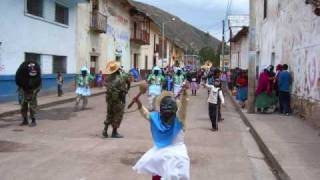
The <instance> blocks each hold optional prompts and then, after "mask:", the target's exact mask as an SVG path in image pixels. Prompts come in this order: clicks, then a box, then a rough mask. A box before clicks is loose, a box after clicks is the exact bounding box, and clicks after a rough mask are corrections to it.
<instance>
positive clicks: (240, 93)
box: [236, 71, 248, 108]
mask: <svg viewBox="0 0 320 180" xmlns="http://www.w3.org/2000/svg"><path fill="white" fill-rule="evenodd" d="M236 85H237V94H236V99H237V100H238V101H239V104H240V106H241V107H242V108H244V107H245V101H246V100H247V97H248V78H247V77H246V76H245V72H244V71H241V72H240V74H239V76H238V77H237V80H236Z"/></svg>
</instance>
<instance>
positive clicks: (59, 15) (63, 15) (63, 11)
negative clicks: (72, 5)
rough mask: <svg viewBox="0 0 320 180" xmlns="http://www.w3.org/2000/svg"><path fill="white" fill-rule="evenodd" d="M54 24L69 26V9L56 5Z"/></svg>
mask: <svg viewBox="0 0 320 180" xmlns="http://www.w3.org/2000/svg"><path fill="white" fill-rule="evenodd" d="M55 20H56V22H58V23H62V24H66V25H68V24H69V9H68V8H67V7H65V6H62V5H60V4H57V3H56V18H55Z"/></svg>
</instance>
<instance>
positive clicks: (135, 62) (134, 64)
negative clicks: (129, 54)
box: [133, 53, 139, 69]
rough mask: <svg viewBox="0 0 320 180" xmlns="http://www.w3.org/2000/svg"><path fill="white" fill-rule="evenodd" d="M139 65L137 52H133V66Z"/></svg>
mask: <svg viewBox="0 0 320 180" xmlns="http://www.w3.org/2000/svg"><path fill="white" fill-rule="evenodd" d="M138 66H139V54H136V53H135V54H133V67H134V68H135V69H137V68H138Z"/></svg>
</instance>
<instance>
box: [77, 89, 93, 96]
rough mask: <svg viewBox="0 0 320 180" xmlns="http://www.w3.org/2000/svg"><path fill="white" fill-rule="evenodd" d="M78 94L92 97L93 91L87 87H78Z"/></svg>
mask: <svg viewBox="0 0 320 180" xmlns="http://www.w3.org/2000/svg"><path fill="white" fill-rule="evenodd" d="M76 94H77V95H81V96H90V95H91V90H90V88H87V87H77V89H76Z"/></svg>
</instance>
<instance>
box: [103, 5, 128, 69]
mask: <svg viewBox="0 0 320 180" xmlns="http://www.w3.org/2000/svg"><path fill="white" fill-rule="evenodd" d="M113 10H114V15H113V16H111V17H109V19H108V24H107V36H108V38H110V40H111V41H109V42H113V43H109V44H108V45H107V54H108V59H109V60H110V59H113V60H114V59H119V60H121V62H122V65H123V66H124V67H125V68H126V69H129V68H130V47H129V46H130V23H129V15H128V17H125V15H124V14H125V13H124V12H123V11H125V10H122V9H120V8H117V7H113Z"/></svg>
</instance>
